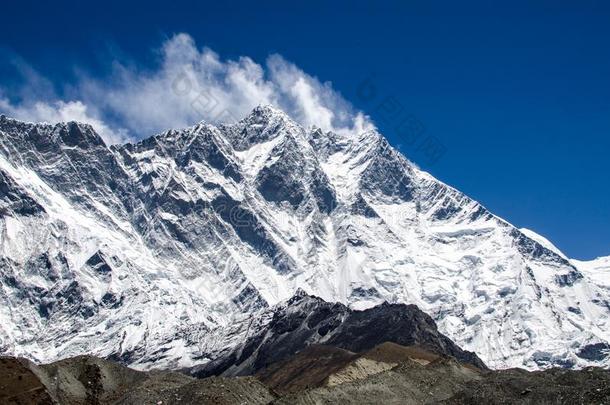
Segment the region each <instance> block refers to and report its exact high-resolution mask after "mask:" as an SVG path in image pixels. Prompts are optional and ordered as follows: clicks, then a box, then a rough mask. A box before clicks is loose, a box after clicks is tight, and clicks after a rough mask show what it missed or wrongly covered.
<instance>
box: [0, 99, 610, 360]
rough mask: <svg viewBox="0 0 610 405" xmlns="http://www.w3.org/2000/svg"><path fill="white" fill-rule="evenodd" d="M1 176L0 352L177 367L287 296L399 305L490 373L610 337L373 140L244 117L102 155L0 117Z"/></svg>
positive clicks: (496, 226) (493, 221)
mask: <svg viewBox="0 0 610 405" xmlns="http://www.w3.org/2000/svg"><path fill="white" fill-rule="evenodd" d="M100 141H101V143H100ZM0 179H1V180H2V183H1V184H0V185H1V186H2V187H3V189H6V190H7V193H6V196H7V197H5V198H3V199H1V200H0V204H1V205H0V213H1V214H2V217H1V218H0V229H1V232H2V233H1V234H2V242H1V243H0V245H1V246H0V248H1V250H0V260H1V261H2V263H3V266H2V271H1V273H0V282H1V283H2V286H3V289H2V292H1V295H0V300H1V301H2V303H3V307H4V309H3V310H0V318H1V319H2V320H3V323H4V324H6V325H7V327H6V328H5V330H3V331H2V335H1V336H0V339H1V341H2V345H1V346H2V351H3V352H6V353H14V354H26V353H28V354H29V355H30V356H31V357H32V358H34V359H37V360H53V359H56V358H61V357H65V356H69V355H74V354H78V353H82V352H87V353H94V354H99V355H102V356H111V355H117V356H120V357H121V358H123V359H125V361H126V362H127V363H129V364H131V365H133V366H135V367H140V368H148V367H151V365H152V364H153V363H154V362H159V361H161V362H162V363H161V366H163V367H171V368H181V367H188V366H192V365H194V364H195V362H198V361H206V353H207V354H210V353H214V352H215V351H217V350H221V347H222V346H223V344H221V343H220V342H221V341H225V339H228V343H226V342H225V343H224V344H228V345H229V346H230V345H232V344H234V342H235V341H237V340H239V338H238V336H240V333H241V334H243V333H245V332H244V329H243V328H245V326H243V325H242V323H241V322H242V320H243V319H247V318H248V317H249V316H250V315H251V314H253V313H258V312H259V311H264V310H265V308H268V307H269V306H271V305H274V304H277V303H279V302H280V301H282V300H285V299H288V298H289V297H290V296H291V295H292V294H293V293H294V292H295V291H296V290H297V288H303V289H304V290H305V291H307V292H309V293H313V294H316V295H320V296H321V297H322V298H324V299H325V300H327V301H337V302H342V303H345V304H347V305H349V306H350V307H351V308H354V309H364V308H369V307H372V306H374V305H376V304H379V303H381V302H383V301H388V302H392V303H401V302H402V303H413V304H416V305H417V306H418V307H420V308H421V309H422V310H424V311H425V312H427V313H429V314H430V315H431V316H432V318H433V319H434V320H435V321H436V322H437V323H438V325H439V329H440V330H441V331H442V332H443V333H445V334H447V335H448V336H449V337H451V338H452V339H453V340H454V341H456V342H457V343H458V344H459V345H460V346H461V347H463V348H465V349H467V350H475V351H476V352H477V353H478V354H480V355H481V357H482V358H483V360H484V361H486V362H487V363H488V364H489V365H490V366H492V367H511V366H521V367H526V368H530V369H534V368H541V367H542V368H544V367H549V366H552V365H564V366H577V367H582V366H586V365H605V366H607V365H608V364H610V363H609V362H610V358H609V357H608V356H607V355H605V351H604V349H600V350H599V351H598V353H597V352H596V353H597V355H596V356H593V357H591V356H589V355H588V354H587V355H586V356H585V357H586V358H583V357H580V356H579V353H582V351H583V350H584V351H585V352H587V353H588V351H587V350H588V349H587V348H588V347H600V346H599V345H602V346H601V347H602V348H603V347H605V346H603V345H604V344H607V343H608V341H609V340H610V336H608V332H607V331H608V330H610V328H609V327H608V325H609V324H608V322H610V321H609V319H610V316H609V313H610V303H609V297H610V292H609V291H610V289H609V288H608V286H607V285H605V284H604V283H603V282H601V281H600V277H594V276H592V275H591V272H590V271H589V270H588V268H587V266H582V265H581V264H579V263H576V262H575V261H569V260H567V259H566V258H565V256H563V257H562V255H559V254H557V253H556V252H554V251H553V250H550V249H548V248H547V247H545V246H543V245H542V244H541V243H539V242H538V241H536V240H534V239H532V238H531V237H530V236H532V235H530V236H528V235H526V234H524V233H523V232H521V231H520V230H518V229H517V228H515V227H513V226H512V225H511V224H509V223H508V222H506V221H504V220H502V219H500V218H498V217H496V216H495V215H493V214H492V213H490V212H489V211H488V210H487V209H486V208H484V207H483V206H482V205H480V204H479V203H477V202H476V201H474V200H472V199H470V198H469V197H467V196H465V195H464V194H462V193H460V192H459V191H458V190H456V189H454V188H452V187H450V186H447V185H446V184H444V183H442V182H440V181H438V180H436V179H434V178H433V177H432V176H430V175H429V174H427V173H425V172H423V171H421V170H420V169H418V168H417V167H416V166H415V165H413V164H412V163H410V162H409V161H408V160H407V159H406V158H405V157H403V156H402V155H400V154H399V153H398V152H397V151H395V150H394V149H393V148H392V147H391V146H390V145H389V144H388V143H387V141H386V140H385V139H384V138H383V137H382V136H381V135H380V134H379V133H377V132H374V133H364V134H356V135H354V136H347V135H345V134H343V135H338V134H333V133H326V134H324V133H322V132H321V131H320V130H317V129H312V130H306V129H304V128H302V127H300V126H299V125H297V124H296V123H294V122H293V121H292V120H290V118H289V117H288V116H287V115H286V114H284V113H281V112H279V110H277V109H274V108H269V107H258V108H257V109H255V110H253V112H252V113H251V114H250V115H249V116H247V117H246V118H244V119H243V120H241V121H240V122H238V123H237V124H233V125H220V126H213V125H209V124H205V123H200V124H197V125H195V126H192V127H189V128H186V129H182V130H168V131H166V132H164V133H163V134H159V135H156V136H153V137H151V138H147V139H145V140H142V141H138V142H135V143H132V144H126V145H112V146H110V147H108V146H106V145H105V144H104V143H103V141H102V140H101V138H99V135H97V134H95V131H94V130H93V129H92V128H91V127H90V126H87V125H80V124H76V123H68V124H56V125H50V124H26V123H22V122H19V121H16V120H12V119H9V118H6V117H2V118H0ZM24 202H27V204H26V203H24ZM24 206H27V207H32V208H28V209H25V210H24ZM575 263H576V265H575ZM596 274H597V273H596ZM17 302H19V303H22V302H23V303H25V305H21V306H20V305H17ZM159 319H163V322H162V323H161V324H159ZM31 320H34V321H31ZM168 331H171V332H168ZM47 335H48V336H47ZM202 335H206V337H201V336H202ZM596 345H597V346H596ZM159 352H161V353H163V358H162V359H161V360H160V359H159V356H158V353H159ZM591 358H594V360H591ZM163 362H165V363H163Z"/></svg>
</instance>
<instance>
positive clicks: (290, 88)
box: [0, 33, 372, 143]
mask: <svg viewBox="0 0 610 405" xmlns="http://www.w3.org/2000/svg"><path fill="white" fill-rule="evenodd" d="M157 54H158V56H159V60H158V63H157V64H156V66H155V67H154V68H152V69H151V68H149V67H144V66H141V65H138V64H133V63H123V62H121V61H119V60H114V61H113V62H112V69H111V71H110V73H109V74H108V75H106V76H104V77H95V76H94V75H91V74H86V73H85V74H82V73H81V74H80V75H79V76H78V79H77V80H76V83H75V84H74V85H72V86H71V87H69V88H68V90H67V91H62V92H60V93H59V94H58V92H55V91H53V88H54V87H57V88H61V85H57V84H56V86H52V85H49V81H48V80H47V79H45V78H44V76H43V75H41V74H39V73H37V72H35V71H34V70H33V69H32V68H31V67H29V66H28V65H27V64H25V63H19V64H15V66H16V67H17V68H18V69H19V71H20V73H21V74H22V76H23V78H24V84H23V86H22V87H21V88H20V89H19V91H18V94H11V93H9V92H8V91H7V90H6V83H0V112H1V113H4V114H7V115H10V116H13V117H15V118H19V119H23V120H28V121H46V122H57V121H66V120H77V121H82V122H86V123H89V124H91V125H92V126H93V127H94V128H96V129H97V130H98V132H100V134H101V135H102V136H103V137H104V139H105V140H106V141H107V142H109V143H117V142H122V141H125V140H128V139H138V138H141V137H145V136H150V135H151V134H153V133H156V132H160V131H163V130H165V129H168V128H176V127H185V126H188V125H192V124H194V123H196V122H199V121H201V120H205V121H208V122H212V123H219V122H231V121H235V120H236V119H240V118H241V117H243V116H244V115H245V114H247V113H248V112H249V111H250V110H251V109H252V108H254V107H255V106H257V105H260V104H272V105H275V106H276V107H278V108H280V109H282V110H284V111H286V112H287V113H288V114H289V115H290V116H291V117H292V118H293V119H295V120H296V121H297V122H299V123H300V124H302V125H304V126H306V127H308V126H311V125H315V126H318V127H321V128H322V129H324V130H329V131H335V132H361V131H363V130H366V129H369V128H371V127H372V123H371V122H370V121H369V120H368V118H367V117H366V116H364V115H363V114H362V113H361V112H358V111H356V110H355V109H354V108H353V107H352V105H351V104H350V103H349V102H348V101H346V100H345V99H344V98H343V97H342V96H341V95H340V94H339V93H338V92H337V91H335V90H334V89H333V88H332V85H331V84H330V83H328V82H321V81H320V80H318V79H317V78H316V77H314V76H311V75H309V74H307V73H305V72H304V71H303V70H301V69H300V68H299V67H297V66H296V65H294V64H293V63H290V62H288V61H287V60H285V59H284V58H283V57H282V56H280V55H277V54H276V55H271V56H269V57H268V58H267V60H266V61H265V63H264V64H259V63H256V62H255V61H254V60H252V59H251V58H249V57H247V56H242V57H239V58H237V59H236V60H223V59H222V58H221V57H220V56H219V55H218V54H217V53H215V52H214V51H213V50H211V49H209V48H205V47H204V48H200V47H198V46H197V44H196V43H195V40H194V39H193V38H192V37H191V36H189V35H188V34H184V33H181V34H177V35H174V36H173V37H171V38H169V39H167V40H166V41H165V42H164V43H163V44H162V45H161V47H160V49H158V52H157ZM40 83H45V86H44V87H45V89H46V91H45V92H43V93H41V92H40V91H39V90H38V88H40V86H39V84H40ZM9 96H10V97H9Z"/></svg>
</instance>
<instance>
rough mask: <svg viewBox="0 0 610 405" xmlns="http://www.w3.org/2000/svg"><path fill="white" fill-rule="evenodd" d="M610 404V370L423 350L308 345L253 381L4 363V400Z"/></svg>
mask: <svg viewBox="0 0 610 405" xmlns="http://www.w3.org/2000/svg"><path fill="white" fill-rule="evenodd" d="M438 403H443V404H476V405H480V404H610V371H608V370H603V369H599V368H587V369H584V370H566V369H550V370H545V371H537V372H528V371H525V370H520V369H510V370H501V371H497V370H495V371H494V370H484V369H478V368H476V367H474V366H472V365H471V364H468V363H463V362H459V361H457V360H456V359H455V358H452V357H450V356H443V355H439V354H436V353H432V352H430V351H428V350H426V348H424V347H421V346H402V345H398V344H396V343H388V342H386V343H382V344H380V345H378V346H376V347H374V348H372V349H370V350H367V351H363V352H360V353H355V352H351V351H348V350H345V349H341V348H337V347H332V346H324V345H312V346H309V347H307V348H305V349H304V350H302V351H300V352H298V353H297V354H296V355H294V356H291V357H290V358H288V359H285V360H282V361H280V362H277V363H274V364H272V365H271V366H269V367H267V368H266V369H264V370H261V371H259V372H258V373H257V374H256V375H255V376H245V377H207V378H203V379H197V378H194V377H191V376H189V375H186V374H182V373H177V372H172V371H149V372H141V371H136V370H133V369H130V368H127V367H124V366H122V365H120V364H118V363H115V362H112V361H108V360H103V359H99V358H94V357H89V356H79V357H75V358H70V359H65V360H61V361H58V362H55V363H51V364H47V365H35V364H33V363H31V362H29V361H27V360H24V359H17V358H9V357H5V358H0V404H1V405H4V404H13V405H14V404H23V405H25V404H27V405H30V404H35V405H42V404H44V405H47V404H61V405H85V404H86V405H90V404H93V405H110V404H113V405H114V404H116V405H119V404H120V405H131V404H157V405H163V404H218V405H233V404H290V405H297V404H354V405H355V404H405V405H410V404H438Z"/></svg>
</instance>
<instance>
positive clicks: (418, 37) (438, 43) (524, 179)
mask: <svg viewBox="0 0 610 405" xmlns="http://www.w3.org/2000/svg"><path fill="white" fill-rule="evenodd" d="M85 3H86V2H82V1H80V2H65V1H64V2H40V3H39V2H29V1H20V2H16V1H11V2H4V3H3V5H2V21H1V23H0V49H2V50H3V51H5V52H6V51H8V52H12V53H16V54H18V55H20V56H21V57H23V59H24V60H26V61H27V62H28V63H30V64H32V66H33V67H34V68H35V69H37V70H38V71H39V72H41V73H42V74H43V75H45V76H46V77H48V78H50V79H52V80H53V82H54V83H55V84H57V85H58V86H63V85H65V84H66V83H70V82H71V81H74V80H75V67H76V66H78V67H79V68H80V69H85V70H87V71H88V72H90V73H94V74H96V73H98V74H100V75H103V74H104V73H106V72H105V70H107V69H109V64H108V62H107V60H108V59H109V57H110V56H112V57H117V56H118V57H119V58H120V57H121V55H125V57H126V58H127V57H128V58H130V59H131V60H133V61H134V63H138V64H141V65H150V66H151V67H152V66H153V65H154V63H155V54H154V52H151V50H152V49H154V48H157V47H158V46H159V44H160V43H161V42H162V41H163V40H164V39H166V38H168V37H170V36H171V35H172V34H174V33H178V32H186V33H189V34H190V35H192V36H193V37H194V38H195V40H196V41H197V44H198V45H200V46H202V45H206V46H209V47H210V48H212V49H213V50H215V51H216V52H218V53H219V54H220V55H221V57H223V58H235V57H238V56H241V55H247V56H250V57H252V58H253V59H254V60H255V61H257V62H259V63H263V62H264V61H265V59H266V57H267V56H268V55H269V54H272V53H279V54H281V55H283V56H284V57H285V58H286V59H288V60H289V61H292V62H294V63H295V64H297V65H298V66H299V67H301V68H302V69H303V70H305V71H306V72H307V73H309V74H312V75H314V76H317V77H318V78H319V79H320V80H322V81H331V82H332V84H333V87H334V88H335V89H336V90H338V91H339V92H341V93H342V94H343V96H344V97H345V98H347V99H348V100H349V101H351V102H352V103H353V104H354V105H355V106H356V107H357V108H359V109H362V110H364V111H365V112H367V113H368V114H369V115H370V116H371V117H372V118H373V120H375V121H376V122H377V124H378V126H379V127H380V129H381V131H382V132H383V133H384V134H385V135H386V136H387V137H388V138H389V139H390V141H391V142H392V143H393V144H394V145H396V146H400V147H401V150H402V151H403V152H404V153H405V154H406V155H407V156H408V157H410V158H411V159H412V160H414V161H415V162H416V163H418V164H420V165H421V166H422V167H423V168H424V169H426V170H428V171H430V172H431V173H432V174H433V175H435V176H436V177H438V178H439V179H441V180H443V181H445V182H447V183H449V184H451V185H453V186H454V187H456V188H458V189H460V190H462V191H464V192H466V193H467V194H469V195H470V196H472V197H473V198H475V199H477V200H478V201H480V202H482V203H483V204H484V205H485V206H487V207H488V208H489V209H491V210H492V211H493V212H494V213H496V214H497V215H499V216H501V217H503V218H505V219H507V220H508V221H510V222H512V223H513V224H515V225H517V226H519V227H527V228H530V229H533V230H535V231H537V232H538V233H540V234H542V235H544V236H546V237H548V238H549V239H551V240H552V241H553V242H554V243H555V244H556V245H557V246H558V247H559V248H561V249H562V250H563V251H564V252H565V253H566V254H568V255H569V256H571V257H575V258H583V259H588V258H594V257H596V256H602V255H610V203H609V202H610V176H609V174H610V159H609V154H610V3H608V2H604V1H579V2H567V1H516V2H515V1H513V2H504V4H502V5H500V4H499V2H494V1H489V2H467V3H468V4H466V5H465V4H457V3H458V2H453V1H443V2H440V1H411V2H406V1H405V2H372V1H371V2H359V1H345V2H343V1H335V2H318V1H307V2H298V3H297V2H285V1H283V2H279V1H278V2H276V1H265V2H234V1H216V2H209V3H206V2H202V1H199V2H182V1H178V0H174V1H164V2H157V1H148V2H145V3H144V2H142V3H141V4H138V3H131V4H129V3H128V2H126V1H122V2H112V1H110V2H108V1H107V2H96V4H94V5H91V4H85ZM460 3H461V2H460ZM6 54H7V53H4V55H6ZM0 55H2V53H0ZM2 58H4V59H5V60H2V63H0V86H3V87H5V88H7V87H10V86H13V85H18V83H17V76H16V75H15V72H14V69H13V68H12V67H10V66H9V65H8V64H7V63H5V62H6V58H5V56H2ZM367 78H369V79H370V80H371V82H372V83H373V84H374V86H375V88H376V90H377V96H376V97H377V98H376V99H375V100H377V101H381V100H387V99H388V98H391V99H392V100H395V101H397V102H398V103H400V105H401V106H403V107H404V110H405V112H407V113H408V114H410V115H411V116H412V117H415V119H417V121H418V122H421V124H422V125H423V128H425V136H433V137H435V139H436V140H437V141H438V142H440V143H441V144H442V145H443V146H444V147H445V148H446V153H445V154H444V155H443V156H442V157H441V158H440V159H439V160H438V161H437V162H436V163H434V164H432V163H431V162H430V161H429V159H427V156H426V155H425V153H423V152H422V151H421V150H417V147H416V146H408V145H405V141H404V139H402V138H401V136H400V135H399V133H398V131H396V129H395V127H394V125H393V124H392V123H390V124H388V123H386V122H384V121H383V119H382V118H383V117H381V116H380V115H379V113H378V110H377V108H376V107H377V105H378V103H377V101H375V100H373V101H367V100H364V99H362V98H361V97H359V95H358V88H359V85H360V84H361V83H362V82H363V80H365V79H367ZM376 103H377V104H376Z"/></svg>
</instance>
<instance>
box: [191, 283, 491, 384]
mask: <svg viewBox="0 0 610 405" xmlns="http://www.w3.org/2000/svg"><path fill="white" fill-rule="evenodd" d="M262 318H263V319H267V321H266V322H265V323H264V324H263V325H259V327H257V328H255V329H253V331H254V333H253V334H251V335H249V336H248V337H247V338H246V340H245V341H244V343H243V344H242V345H240V346H238V347H236V348H235V349H234V350H233V351H231V352H229V353H227V354H225V355H223V356H221V357H219V358H218V359H215V360H214V361H212V362H210V363H207V364H205V365H203V366H199V367H195V368H194V369H193V370H192V372H193V374H195V375H197V376H199V377H207V376H210V375H221V374H222V375H228V376H235V375H251V374H254V373H256V372H258V371H259V370H261V369H263V368H265V367H267V366H269V365H270V364H272V363H275V362H278V361H282V360H285V359H287V358H288V357H290V356H292V355H294V354H295V353H297V352H299V351H301V350H303V349H304V348H306V347H308V346H310V345H314V344H324V345H329V346H333V347H338V348H342V349H345V350H349V351H351V352H363V351H365V350H369V349H372V348H373V347H375V346H377V345H380V344H382V343H384V342H393V343H397V344H401V345H405V346H411V345H421V346H424V347H426V348H428V349H429V350H431V351H432V352H434V353H437V354H440V355H445V356H452V357H455V358H457V359H458V360H460V361H463V362H466V363H470V364H472V365H474V366H476V367H479V368H481V369H485V368H486V366H485V364H484V363H483V362H482V361H481V360H480V359H479V358H478V357H477V356H476V354H474V353H471V352H466V351H464V350H462V349H460V348H459V347H458V346H457V345H455V344H454V343H453V342H452V341H451V340H450V339H449V338H447V337H446V336H444V335H442V334H441V333H439V332H438V330H437V328H436V325H435V323H434V321H433V320H432V318H430V317H429V316H428V315H426V314H425V313H423V312H422V311H420V310H419V308H417V307H416V306H414V305H404V304H387V303H384V304H382V305H379V306H376V307H373V308H370V309H366V310H363V311H352V310H350V309H349V308H347V307H346V306H345V305H342V304H340V303H328V302H325V301H323V300H322V299H320V298H317V297H312V296H309V295H307V294H306V293H305V292H304V291H302V290H299V291H298V292H297V294H296V295H295V296H294V297H292V298H291V299H289V300H288V301H286V302H285V303H283V304H280V305H278V306H277V307H274V308H272V309H271V310H270V312H269V313H268V315H263V316H262Z"/></svg>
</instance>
